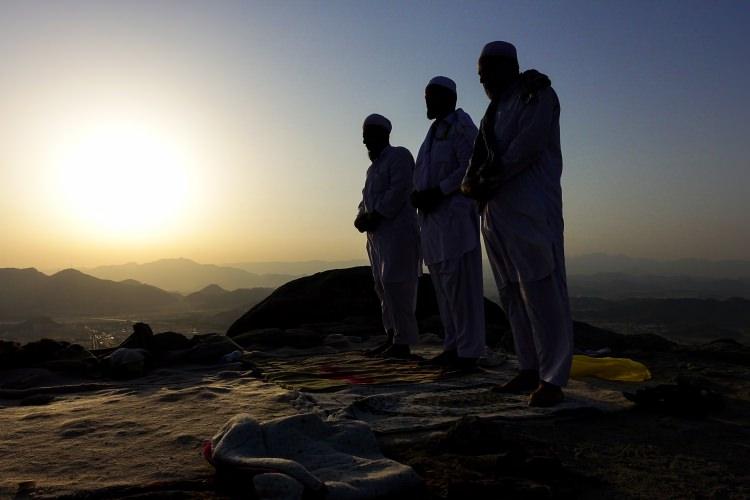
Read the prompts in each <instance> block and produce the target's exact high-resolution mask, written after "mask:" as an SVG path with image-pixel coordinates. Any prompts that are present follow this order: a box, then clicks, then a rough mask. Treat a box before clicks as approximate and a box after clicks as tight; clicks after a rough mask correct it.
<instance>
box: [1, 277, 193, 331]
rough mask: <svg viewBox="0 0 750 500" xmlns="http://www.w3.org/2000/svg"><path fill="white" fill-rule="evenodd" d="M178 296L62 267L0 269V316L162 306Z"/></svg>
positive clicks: (174, 301) (113, 311)
mask: <svg viewBox="0 0 750 500" xmlns="http://www.w3.org/2000/svg"><path fill="white" fill-rule="evenodd" d="M180 300H181V298H180V297H179V296H175V295H174V294H171V293H168V292H165V291H164V290H160V289H158V288H156V287H153V286H149V285H144V284H140V283H138V284H136V283H132V282H128V283H117V282H114V281H109V280H101V279H98V278H95V277H93V276H89V275H86V274H84V273H82V272H80V271H76V270H75V269H66V270H64V271H60V272H59V273H56V274H53V275H52V276H47V275H46V274H43V273H40V272H39V271H37V270H36V269H0V318H3V319H27V318H30V317H34V316H54V315H65V316H75V315H99V314H118V313H124V312H146V311H155V310H163V309H165V308H169V307H174V306H175V305H177V304H179V303H180Z"/></svg>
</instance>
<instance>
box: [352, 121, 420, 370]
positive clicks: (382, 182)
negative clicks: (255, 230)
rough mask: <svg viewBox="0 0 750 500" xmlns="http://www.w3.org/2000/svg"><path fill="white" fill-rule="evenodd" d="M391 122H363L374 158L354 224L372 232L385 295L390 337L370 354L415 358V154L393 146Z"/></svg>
mask: <svg viewBox="0 0 750 500" xmlns="http://www.w3.org/2000/svg"><path fill="white" fill-rule="evenodd" d="M390 133H391V122H390V121H389V120H388V119H387V118H385V117H384V116H381V115H378V114H372V115H370V116H368V117H367V118H366V119H365V121H364V124H363V126H362V142H363V143H364V144H365V147H366V148H367V154H368V155H369V157H370V160H372V164H371V165H370V168H368V169H367V179H366V180H365V187H364V189H363V190H362V201H361V202H360V204H359V213H358V214H357V218H356V219H355V220H354V226H355V227H356V228H357V229H358V230H359V232H361V233H362V232H367V254H368V256H369V257H370V265H371V266H372V276H373V279H374V280H375V292H376V293H377V294H378V297H379V298H380V305H381V309H382V312H383V327H384V328H385V331H386V341H385V342H384V343H383V344H381V345H380V346H378V347H377V348H375V349H373V350H371V351H368V353H369V354H370V355H383V356H386V357H392V358H401V359H408V358H410V357H411V348H410V346H411V345H414V344H416V343H417V342H418V340H419V332H418V327H417V319H416V316H415V309H416V306H417V283H418V279H419V271H420V270H419V266H420V263H419V234H418V231H419V230H418V227H417V215H416V212H415V210H414V208H413V207H412V206H411V205H410V204H409V195H410V194H411V192H412V191H413V189H414V183H413V175H414V158H413V157H412V155H411V153H410V152H409V150H407V149H406V148H403V147H400V146H391V145H390Z"/></svg>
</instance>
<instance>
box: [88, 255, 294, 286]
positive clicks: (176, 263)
mask: <svg viewBox="0 0 750 500" xmlns="http://www.w3.org/2000/svg"><path fill="white" fill-rule="evenodd" d="M80 270H81V271H83V272H85V273H87V274H90V275H91V276H95V277H97V278H101V279H107V280H113V281H123V280H128V279H131V280H136V281H139V282H141V283H146V284H149V285H153V286H155V287H158V288H161V289H162V290H169V291H174V292H179V293H192V292H195V291H197V290H201V289H203V288H205V287H207V286H208V285H218V286H220V287H222V288H224V289H226V290H236V289H238V288H258V287H268V288H276V287H278V286H280V285H283V284H284V283H286V282H287V281H290V280H292V279H294V278H295V277H296V276H295V275H291V274H276V273H268V274H256V273H251V272H248V271H246V270H244V269H239V268H235V267H228V266H216V265H213V264H199V263H197V262H194V261H192V260H190V259H162V260H157V261H155V262H149V263H146V264H136V263H128V264H121V265H112V266H99V267H93V268H81V269H80Z"/></svg>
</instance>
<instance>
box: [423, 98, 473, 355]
mask: <svg viewBox="0 0 750 500" xmlns="http://www.w3.org/2000/svg"><path fill="white" fill-rule="evenodd" d="M476 136H477V127H476V126H475V125H474V122H472V120H471V117H469V115H468V114H466V113H465V112H464V111H463V110H462V109H457V110H455V111H454V112H453V113H451V114H449V115H448V116H446V117H445V118H443V119H442V120H439V121H436V122H435V123H433V125H432V126H431V127H430V130H429V131H428V133H427V137H426V138H425V140H424V142H423V143H422V146H421V148H420V149H419V154H418V155H417V163H416V168H415V171H414V184H415V187H416V189H417V190H419V191H423V190H426V189H432V188H436V187H437V188H440V190H441V191H442V193H443V195H444V198H443V199H442V200H441V201H440V203H439V204H438V205H437V206H436V207H435V208H434V210H432V211H430V212H429V213H426V214H425V213H422V212H421V211H420V213H419V227H420V238H421V242H422V258H423V259H424V262H425V264H427V267H428V268H429V270H430V277H431V278H432V283H433V286H434V288H435V296H436V298H437V303H438V308H439V311H440V318H441V320H442V323H443V329H444V331H445V338H444V345H443V347H444V349H445V350H453V349H455V350H456V351H457V352H458V355H459V356H460V357H465V358H479V357H481V356H483V355H484V352H485V324H484V321H485V320H484V294H483V285H482V251H481V247H480V245H479V214H478V212H477V208H476V204H475V203H474V202H473V201H472V200H470V199H468V198H466V197H464V196H463V195H461V194H460V193H459V188H460V186H461V180H462V179H463V176H464V173H465V172H466V168H467V166H468V164H469V159H470V158H471V153H472V149H473V144H474V139H475V138H476Z"/></svg>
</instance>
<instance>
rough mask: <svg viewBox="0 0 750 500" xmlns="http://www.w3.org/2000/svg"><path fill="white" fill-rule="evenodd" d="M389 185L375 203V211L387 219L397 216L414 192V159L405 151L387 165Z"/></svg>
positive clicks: (400, 151) (400, 152)
mask: <svg viewBox="0 0 750 500" xmlns="http://www.w3.org/2000/svg"><path fill="white" fill-rule="evenodd" d="M388 170H389V173H390V179H389V180H390V184H389V185H388V188H387V189H386V190H385V192H384V193H383V196H382V197H381V198H380V199H379V200H378V201H377V203H375V210H376V211H377V212H378V213H380V214H381V215H383V216H384V217H386V218H388V219H392V218H393V217H395V216H396V215H398V213H399V211H400V210H401V208H402V207H403V206H404V203H407V202H408V201H409V195H410V194H411V192H412V191H413V190H414V158H413V157H412V155H411V153H409V151H407V150H406V149H401V150H399V151H398V152H397V157H396V158H394V159H393V161H392V162H390V164H389V165H388Z"/></svg>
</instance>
